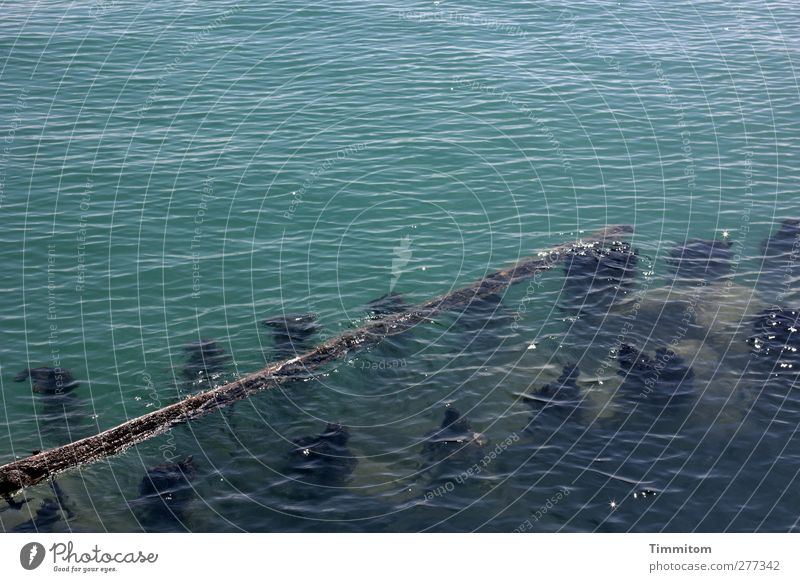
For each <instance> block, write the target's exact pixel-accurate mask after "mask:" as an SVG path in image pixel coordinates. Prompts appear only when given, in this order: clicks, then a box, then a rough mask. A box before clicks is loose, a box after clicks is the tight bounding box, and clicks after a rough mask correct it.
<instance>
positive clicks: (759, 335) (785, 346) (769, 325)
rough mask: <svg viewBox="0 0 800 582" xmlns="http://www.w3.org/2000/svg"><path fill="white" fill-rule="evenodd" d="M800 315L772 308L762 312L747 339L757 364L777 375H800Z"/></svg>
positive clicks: (780, 308)
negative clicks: (799, 331)
mask: <svg viewBox="0 0 800 582" xmlns="http://www.w3.org/2000/svg"><path fill="white" fill-rule="evenodd" d="M798 330H800V312H798V311H795V310H793V309H783V308H782V307H771V308H769V309H766V310H764V311H763V312H761V313H760V314H759V315H758V316H757V317H756V320H755V322H754V324H753V335H751V336H750V337H749V338H747V343H748V344H749V345H750V350H751V352H752V354H753V355H755V356H757V358H758V362H759V363H760V364H761V365H762V366H766V367H767V368H768V369H769V370H770V372H772V373H773V374H778V375H796V374H797V373H798V372H800V333H798Z"/></svg>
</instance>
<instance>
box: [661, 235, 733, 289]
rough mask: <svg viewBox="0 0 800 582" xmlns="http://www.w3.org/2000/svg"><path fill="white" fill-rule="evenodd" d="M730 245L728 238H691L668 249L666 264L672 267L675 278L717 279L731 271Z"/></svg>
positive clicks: (692, 279) (726, 275)
mask: <svg viewBox="0 0 800 582" xmlns="http://www.w3.org/2000/svg"><path fill="white" fill-rule="evenodd" d="M732 246H733V242H732V241H728V240H723V241H719V240H702V239H698V238H695V239H691V240H688V241H686V242H685V243H684V244H681V245H677V246H676V247H675V248H673V249H672V250H671V251H670V253H669V258H668V259H667V264H669V265H670V266H671V267H672V268H673V269H674V271H675V278H676V279H681V280H687V281H717V280H719V279H723V278H725V277H728V276H729V275H730V274H731V272H732V269H733V263H732V261H733V251H732V250H731V247H732Z"/></svg>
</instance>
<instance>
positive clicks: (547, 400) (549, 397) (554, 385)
mask: <svg viewBox="0 0 800 582" xmlns="http://www.w3.org/2000/svg"><path fill="white" fill-rule="evenodd" d="M579 375H580V370H579V369H578V366H576V365H575V364H567V365H566V366H564V368H563V370H562V371H561V376H559V378H558V379H557V380H556V381H555V382H548V383H547V384H545V385H544V386H542V387H541V388H540V389H539V390H537V391H535V392H533V393H527V394H521V395H520V396H521V397H522V399H523V400H524V402H525V403H526V404H527V405H529V406H530V407H532V408H533V409H535V410H544V409H547V408H551V407H559V408H562V409H567V410H568V409H573V408H575V407H577V406H579V405H580V403H581V390H580V388H579V387H578V382H577V380H578V376H579Z"/></svg>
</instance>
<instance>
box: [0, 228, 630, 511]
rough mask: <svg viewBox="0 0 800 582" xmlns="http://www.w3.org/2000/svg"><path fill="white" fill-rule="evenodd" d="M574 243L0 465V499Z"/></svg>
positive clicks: (325, 358)
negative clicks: (76, 438)
mask: <svg viewBox="0 0 800 582" xmlns="http://www.w3.org/2000/svg"><path fill="white" fill-rule="evenodd" d="M632 232H633V227H631V226H627V225H618V226H610V227H607V228H604V229H602V230H600V231H598V232H595V233H593V234H591V235H590V236H588V237H586V238H583V239H581V242H582V243H585V244H591V243H598V242H603V241H605V240H607V239H608V240H614V239H617V238H619V237H620V236H622V235H625V234H630V233H632ZM574 245H575V243H574V242H570V243H564V244H561V245H557V246H554V247H551V248H550V249H548V250H547V251H546V252H544V253H539V254H538V255H537V256H535V257H531V258H528V259H524V260H522V261H520V262H518V263H517V264H515V265H513V266H512V267H509V268H507V269H503V270H500V271H495V272H494V273H491V274H489V275H487V276H486V277H484V278H483V279H481V280H480V281H478V282H476V283H474V284H473V285H470V286H468V287H464V288H462V289H458V290H456V291H452V292H450V293H447V294H445V295H441V296H439V297H435V298H433V299H431V300H429V301H426V302H425V303H422V304H421V305H417V306H413V307H410V308H409V309H407V310H405V311H403V312H402V313H398V314H394V315H390V316H386V317H383V318H381V319H376V320H372V321H370V322H368V323H367V324H365V325H363V326H361V327H358V328H356V329H352V330H348V331H346V332H344V333H342V334H341V335H338V336H336V337H334V338H332V339H330V340H328V341H326V342H324V343H322V344H320V345H319V346H317V347H315V348H314V349H312V350H310V351H308V352H306V353H304V354H302V355H299V356H297V357H294V358H291V359H288V360H284V361H281V362H277V363H273V364H270V365H269V366H267V367H266V368H263V369H262V370H259V371H258V372H255V373H253V374H250V375H248V376H245V377H243V378H240V379H239V380H236V381H234V382H230V383H228V384H224V385H223V386H219V387H217V388H214V389H212V390H208V391H206V392H201V393H199V394H195V395H193V396H189V397H187V398H185V399H184V400H182V401H180V402H177V403H175V404H171V405H169V406H165V407H163V408H160V409H159V410H156V411H153V412H151V413H149V414H145V415H144V416H140V417H138V418H134V419H131V420H128V421H126V422H124V423H122V424H120V425H118V426H115V427H114V428H111V429H108V430H106V431H104V432H101V433H99V434H96V435H94V436H90V437H87V438H84V439H81V440H79V441H75V442H73V443H70V444H68V445H64V446H61V447H56V448H54V449H50V450H47V451H44V452H41V453H38V454H35V455H32V456H30V457H26V458H24V459H20V460H17V461H14V462H11V463H8V464H6V465H3V466H2V467H0V495H2V496H3V497H4V498H5V499H6V500H8V501H9V502H10V503H12V499H11V495H12V494H14V493H16V492H17V491H19V490H20V489H23V488H25V487H30V486H32V485H35V484H36V483H39V482H40V481H42V480H43V479H46V478H48V477H49V476H51V475H54V474H56V473H59V472H61V471H65V470H67V469H70V468H73V467H77V466H79V465H83V464H86V463H91V462H93V461H96V460H98V459H102V458H104V457H109V456H111V455H115V454H117V453H120V452H122V451H124V450H125V449H127V448H129V447H131V446H133V445H136V444H138V443H141V442H143V441H145V440H147V439H149V438H152V437H154V436H157V435H159V434H162V433H164V432H166V431H167V430H169V429H170V428H172V427H173V426H175V425H177V424H181V423H184V422H188V421H190V420H193V419H195V418H199V417H201V416H204V415H206V414H208V413H210V412H213V411H215V410H219V409H220V408H222V407H223V406H226V405H228V404H231V403H233V402H236V401H238V400H242V399H244V398H247V397H249V396H251V395H253V394H255V393H257V392H261V391H263V390H265V389H267V388H271V387H273V386H277V385H278V384H281V383H282V382H285V381H287V380H290V379H291V378H292V377H297V376H298V375H301V374H304V373H306V372H308V371H309V370H315V369H318V368H320V367H321V366H324V365H325V364H328V363H330V362H333V361H335V360H337V359H341V358H344V357H346V356H347V355H349V354H352V353H353V352H356V351H359V350H363V349H364V348H367V347H369V346H373V345H375V344H377V343H379V342H380V341H381V340H382V339H384V338H385V337H387V336H391V335H396V334H398V333H402V332H404V331H406V330H408V329H409V328H411V327H413V326H414V325H417V324H418V323H423V322H426V321H428V320H430V319H431V318H432V317H433V316H435V315H437V314H439V313H442V312H445V311H449V310H452V309H453V308H455V307H458V306H461V305H467V304H469V303H470V302H471V301H473V300H475V299H477V298H480V297H486V296H490V295H494V294H496V293H499V292H501V291H503V290H504V289H505V288H506V287H508V286H509V285H511V284H513V283H517V282H519V281H522V280H524V279H528V278H530V277H533V276H534V275H536V274H537V273H539V272H542V271H545V270H548V269H550V268H552V267H554V266H555V265H556V264H558V263H559V261H560V260H561V259H562V258H563V256H564V253H566V252H567V251H569V249H571V248H573V247H574Z"/></svg>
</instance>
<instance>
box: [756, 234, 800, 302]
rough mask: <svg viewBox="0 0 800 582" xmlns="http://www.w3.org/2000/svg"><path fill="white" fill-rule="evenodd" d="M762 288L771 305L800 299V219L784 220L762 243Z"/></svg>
mask: <svg viewBox="0 0 800 582" xmlns="http://www.w3.org/2000/svg"><path fill="white" fill-rule="evenodd" d="M761 250H762V252H763V256H762V257H761V269H760V272H759V274H758V286H759V291H760V292H761V294H762V295H764V297H765V298H766V300H767V301H768V302H770V303H771V304H777V305H781V304H784V303H786V302H788V303H790V304H792V303H794V302H795V301H797V300H798V298H800V220H798V219H796V218H789V219H787V220H784V221H783V223H782V224H781V226H780V228H779V229H778V230H777V231H776V232H775V233H774V234H773V235H772V236H771V237H769V238H768V239H766V240H764V241H763V243H762V244H761Z"/></svg>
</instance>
